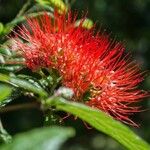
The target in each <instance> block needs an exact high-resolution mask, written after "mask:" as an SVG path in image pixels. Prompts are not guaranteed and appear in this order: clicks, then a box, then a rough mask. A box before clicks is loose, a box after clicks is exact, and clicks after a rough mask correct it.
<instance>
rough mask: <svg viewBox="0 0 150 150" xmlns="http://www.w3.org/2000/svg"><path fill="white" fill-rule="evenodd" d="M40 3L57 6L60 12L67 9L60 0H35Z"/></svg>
mask: <svg viewBox="0 0 150 150" xmlns="http://www.w3.org/2000/svg"><path fill="white" fill-rule="evenodd" d="M36 1H37V2H38V3H39V4H40V5H44V6H45V5H51V6H53V7H54V8H58V10H59V11H60V13H63V12H66V11H67V9H68V8H67V6H66V5H65V3H64V2H63V1H62V0H36Z"/></svg>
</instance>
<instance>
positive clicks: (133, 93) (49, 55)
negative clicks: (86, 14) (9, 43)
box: [15, 13, 147, 126]
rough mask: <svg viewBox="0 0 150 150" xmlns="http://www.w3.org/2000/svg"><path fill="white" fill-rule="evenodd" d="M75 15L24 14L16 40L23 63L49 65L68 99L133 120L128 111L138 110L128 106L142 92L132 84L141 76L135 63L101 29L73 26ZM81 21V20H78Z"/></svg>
mask: <svg viewBox="0 0 150 150" xmlns="http://www.w3.org/2000/svg"><path fill="white" fill-rule="evenodd" d="M75 20H76V17H73V16H72V14H71V13H69V14H68V16H67V17H66V16H64V15H58V14H57V13H55V14H54V17H50V16H48V15H47V14H46V13H45V15H44V16H42V17H41V18H40V19H30V20H28V25H29V27H30V29H28V28H27V27H25V26H24V27H23V28H22V29H21V30H20V32H19V33H17V34H16V36H17V37H21V39H22V40H24V41H21V40H15V42H16V45H17V49H18V50H19V51H21V52H22V55H23V57H24V58H25V61H26V65H27V67H28V68H30V69H32V70H36V69H38V68H42V67H45V68H50V69H51V68H54V69H56V70H58V72H59V74H60V76H61V77H62V84H63V86H66V87H69V88H71V89H73V91H74V93H75V95H74V97H73V99H72V100H74V101H79V102H83V103H86V104H87V105H89V106H91V107H94V108H98V109H100V110H103V111H104V112H106V113H107V114H109V115H112V116H113V117H115V118H116V119H118V120H121V121H123V122H124V123H128V124H132V125H135V126H136V124H135V123H134V122H133V121H132V120H131V119H129V115H131V114H132V113H134V112H138V111H139V108H138V107H135V106H133V105H134V103H136V102H138V101H139V100H140V99H142V98H143V97H145V96H147V93H146V92H144V91H142V90H139V89H137V86H138V84H139V83H140V82H141V81H142V80H143V75H142V73H140V71H139V68H138V65H137V64H136V63H134V62H133V61H131V60H130V58H129V55H128V54H125V52H124V51H125V48H124V47H123V45H122V44H121V43H117V42H112V41H111V40H110V39H109V36H107V35H105V34H101V33H98V34H96V35H95V34H94V31H93V29H91V30H86V29H84V28H82V25H79V27H75V26H74V24H75ZM81 24H82V22H81Z"/></svg>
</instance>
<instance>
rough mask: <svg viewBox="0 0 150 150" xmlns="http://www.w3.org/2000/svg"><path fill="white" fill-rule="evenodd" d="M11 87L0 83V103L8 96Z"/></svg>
mask: <svg viewBox="0 0 150 150" xmlns="http://www.w3.org/2000/svg"><path fill="white" fill-rule="evenodd" d="M11 91H12V88H10V87H9V86H6V85H2V84H0V103H2V101H4V100H5V99H6V98H7V97H8V96H10V94H11Z"/></svg>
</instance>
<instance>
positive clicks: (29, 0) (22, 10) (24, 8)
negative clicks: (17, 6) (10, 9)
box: [15, 0, 31, 18]
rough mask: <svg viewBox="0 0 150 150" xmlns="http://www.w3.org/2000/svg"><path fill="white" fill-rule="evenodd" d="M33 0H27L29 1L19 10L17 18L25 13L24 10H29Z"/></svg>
mask: <svg viewBox="0 0 150 150" xmlns="http://www.w3.org/2000/svg"><path fill="white" fill-rule="evenodd" d="M30 3H31V0H27V2H26V3H25V4H24V5H23V7H22V9H21V10H20V11H19V13H18V14H17V16H16V17H15V18H18V17H20V16H22V15H23V14H24V12H25V11H26V10H27V8H28V6H29V5H30Z"/></svg>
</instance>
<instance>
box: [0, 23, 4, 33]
mask: <svg viewBox="0 0 150 150" xmlns="http://www.w3.org/2000/svg"><path fill="white" fill-rule="evenodd" d="M3 30H4V25H3V24H2V23H1V22H0V34H1V33H2V32H3Z"/></svg>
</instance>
